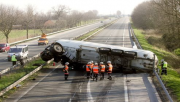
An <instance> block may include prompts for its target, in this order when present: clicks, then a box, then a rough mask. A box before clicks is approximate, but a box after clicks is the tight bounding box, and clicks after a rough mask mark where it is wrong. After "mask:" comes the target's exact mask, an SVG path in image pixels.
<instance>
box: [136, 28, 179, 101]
mask: <svg viewBox="0 0 180 102" xmlns="http://www.w3.org/2000/svg"><path fill="white" fill-rule="evenodd" d="M133 29H134V33H135V35H136V37H137V39H138V40H139V42H140V44H141V46H142V48H143V49H145V50H150V51H152V52H154V53H155V54H156V56H157V57H158V60H159V61H161V59H165V60H166V61H167V62H168V69H167V72H168V75H167V76H166V75H160V76H161V78H162V81H163V82H164V84H165V85H166V87H167V88H168V89H169V90H170V91H169V93H170V94H171V95H172V96H175V98H176V99H175V100H177V101H178V102H180V87H179V86H180V74H179V73H178V72H177V70H178V69H176V68H174V67H173V66H174V65H176V66H177V65H178V64H179V61H180V60H179V57H177V56H176V55H174V54H173V53H171V52H168V51H165V50H163V49H161V48H158V47H155V46H153V45H151V44H149V43H148V41H147V39H146V38H145V36H146V35H145V34H143V33H142V32H143V31H142V30H139V29H136V28H135V27H133ZM158 68H159V69H160V66H158ZM160 72H161V71H160Z"/></svg>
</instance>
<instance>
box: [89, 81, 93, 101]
mask: <svg viewBox="0 0 180 102" xmlns="http://www.w3.org/2000/svg"><path fill="white" fill-rule="evenodd" d="M90 82H91V81H90V80H89V81H88V84H87V98H88V102H94V101H93V97H92V94H91V87H90Z"/></svg>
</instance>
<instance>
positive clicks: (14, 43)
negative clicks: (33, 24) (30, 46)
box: [9, 23, 94, 46]
mask: <svg viewBox="0 0 180 102" xmlns="http://www.w3.org/2000/svg"><path fill="white" fill-rule="evenodd" d="M93 24H94V23H93ZM87 25H88V24H87ZM87 25H82V26H78V27H73V28H68V29H65V30H60V31H56V32H52V33H48V34H46V35H47V36H49V35H53V34H57V33H61V32H65V31H68V30H71V29H75V28H79V27H83V26H87ZM89 25H91V24H89ZM39 37H41V36H36V37H32V38H29V39H25V40H20V41H17V42H13V43H10V44H9V45H10V46H12V45H16V44H19V43H22V42H26V41H30V40H34V39H38V38H39Z"/></svg>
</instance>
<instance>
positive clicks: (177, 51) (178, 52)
mask: <svg viewBox="0 0 180 102" xmlns="http://www.w3.org/2000/svg"><path fill="white" fill-rule="evenodd" d="M174 53H175V54H176V55H178V56H180V48H177V49H176V50H174Z"/></svg>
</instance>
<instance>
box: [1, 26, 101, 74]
mask: <svg viewBox="0 0 180 102" xmlns="http://www.w3.org/2000/svg"><path fill="white" fill-rule="evenodd" d="M93 24H94V23H93ZM90 25H91V24H90ZM83 26H87V25H82V26H78V27H73V28H69V29H65V30H61V31H57V32H53V33H48V34H46V35H47V36H49V35H53V34H57V33H61V32H64V31H68V30H71V29H75V28H79V27H83ZM97 28H98V27H97ZM97 28H95V29H97ZM93 30H94V29H93ZM90 31H91V30H90ZM86 33H87V32H86ZM86 33H84V34H86ZM82 35H83V34H81V35H80V36H82ZM39 37H40V36H36V37H32V38H29V39H25V40H20V41H17V42H13V43H10V44H9V45H10V46H12V45H16V44H19V43H23V42H27V41H30V40H34V39H37V38H39ZM77 37H79V36H77ZM77 37H75V38H77ZM39 56H40V54H37V55H35V56H33V57H32V58H29V59H27V60H26V61H28V62H29V61H31V60H33V59H35V58H37V57H39ZM16 67H18V65H15V66H12V67H8V68H6V69H4V70H2V71H0V76H1V75H3V74H4V73H7V72H8V71H11V70H12V69H14V68H16Z"/></svg>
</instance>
